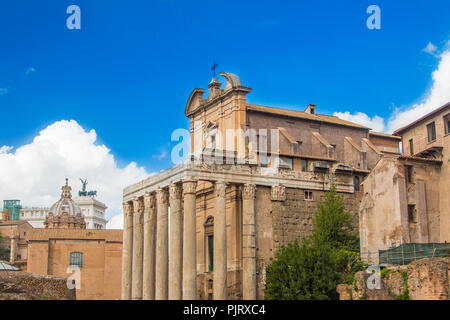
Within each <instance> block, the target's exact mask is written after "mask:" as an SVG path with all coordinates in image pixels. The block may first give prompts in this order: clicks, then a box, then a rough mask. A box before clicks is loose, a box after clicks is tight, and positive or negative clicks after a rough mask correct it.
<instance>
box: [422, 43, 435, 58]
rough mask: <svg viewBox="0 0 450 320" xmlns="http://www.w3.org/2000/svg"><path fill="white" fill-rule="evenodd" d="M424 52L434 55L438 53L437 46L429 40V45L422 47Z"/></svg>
mask: <svg viewBox="0 0 450 320" xmlns="http://www.w3.org/2000/svg"><path fill="white" fill-rule="evenodd" d="M422 51H423V52H426V53H429V54H431V55H433V56H435V55H436V51H437V47H436V46H435V45H434V44H432V43H431V41H430V42H428V44H427V46H426V47H425V48H423V49H422Z"/></svg>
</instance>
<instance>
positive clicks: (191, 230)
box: [183, 180, 197, 300]
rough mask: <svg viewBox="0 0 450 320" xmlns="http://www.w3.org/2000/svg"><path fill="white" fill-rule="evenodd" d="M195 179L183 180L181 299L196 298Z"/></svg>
mask: <svg viewBox="0 0 450 320" xmlns="http://www.w3.org/2000/svg"><path fill="white" fill-rule="evenodd" d="M196 188H197V181H194V180H185V181H183V195H184V221H183V223H184V228H183V229H184V230H183V299H184V300H195V299H197V233H196V215H195V198H196V196H195V190H196Z"/></svg>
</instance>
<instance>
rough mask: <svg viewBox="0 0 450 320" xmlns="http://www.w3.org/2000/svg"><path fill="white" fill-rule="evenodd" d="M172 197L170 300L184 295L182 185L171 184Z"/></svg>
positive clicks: (170, 194) (179, 298)
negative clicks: (182, 280)
mask: <svg viewBox="0 0 450 320" xmlns="http://www.w3.org/2000/svg"><path fill="white" fill-rule="evenodd" d="M169 198H170V203H169V205H170V241H169V243H170V253H169V257H170V258H169V279H170V280H169V300H181V297H182V284H181V279H182V271H183V265H182V255H183V210H182V206H181V186H180V185H179V184H176V183H172V184H171V185H170V186H169Z"/></svg>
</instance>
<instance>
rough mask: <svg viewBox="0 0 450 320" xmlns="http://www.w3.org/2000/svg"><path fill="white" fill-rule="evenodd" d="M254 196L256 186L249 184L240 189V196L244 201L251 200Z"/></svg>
mask: <svg viewBox="0 0 450 320" xmlns="http://www.w3.org/2000/svg"><path fill="white" fill-rule="evenodd" d="M255 195H256V185H254V184H251V183H246V184H244V187H243V189H242V196H243V198H244V199H245V200H253V199H255Z"/></svg>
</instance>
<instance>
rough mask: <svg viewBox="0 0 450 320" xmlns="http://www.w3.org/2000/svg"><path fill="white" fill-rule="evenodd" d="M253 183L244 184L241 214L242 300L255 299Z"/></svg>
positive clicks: (254, 188)
mask: <svg viewBox="0 0 450 320" xmlns="http://www.w3.org/2000/svg"><path fill="white" fill-rule="evenodd" d="M255 191H256V186H255V185H254V184H245V185H244V189H243V192H242V196H243V199H244V200H243V202H244V203H243V209H244V210H243V211H244V212H243V216H242V262H243V276H242V291H243V299H244V300H256V225H255Z"/></svg>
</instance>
